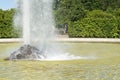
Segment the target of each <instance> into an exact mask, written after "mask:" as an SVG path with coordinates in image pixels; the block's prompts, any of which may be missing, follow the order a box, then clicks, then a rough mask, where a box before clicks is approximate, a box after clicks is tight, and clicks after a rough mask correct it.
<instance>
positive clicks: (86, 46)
mask: <svg viewBox="0 0 120 80" xmlns="http://www.w3.org/2000/svg"><path fill="white" fill-rule="evenodd" d="M20 45H21V44H20V43H0V80H120V77H119V76H120V49H119V48H120V44H119V43H67V42H64V43H62V44H61V43H60V45H61V46H63V47H64V50H65V52H66V53H69V54H72V55H76V56H82V57H88V59H79V60H68V61H23V60H21V61H4V60H3V59H4V58H5V57H7V56H9V54H10V53H11V52H12V51H14V50H15V49H17V48H18V47H19V46H20ZM91 57H95V59H91Z"/></svg>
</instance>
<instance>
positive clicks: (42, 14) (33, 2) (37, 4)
mask: <svg viewBox="0 0 120 80" xmlns="http://www.w3.org/2000/svg"><path fill="white" fill-rule="evenodd" d="M53 1H54V0H18V1H17V3H18V7H17V9H16V14H15V18H14V22H15V26H17V27H19V28H22V31H23V34H22V36H23V40H24V44H23V46H22V47H20V48H19V49H18V50H17V51H15V52H13V53H12V54H11V56H10V59H11V60H14V59H32V60H70V59H81V57H76V56H74V55H69V54H66V53H64V51H63V50H62V49H61V47H60V46H59V45H57V43H55V42H54V41H53V40H54V39H55V27H54V25H55V22H54V16H53V9H52V8H53ZM33 46H34V47H33ZM41 56H42V57H41Z"/></svg>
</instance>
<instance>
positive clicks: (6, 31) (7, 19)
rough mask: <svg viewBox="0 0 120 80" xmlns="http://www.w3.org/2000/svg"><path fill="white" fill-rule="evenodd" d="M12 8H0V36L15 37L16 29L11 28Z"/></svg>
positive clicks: (16, 34) (16, 35)
mask: <svg viewBox="0 0 120 80" xmlns="http://www.w3.org/2000/svg"><path fill="white" fill-rule="evenodd" d="M13 15H14V9H10V10H1V9H0V38H13V37H14V38H16V37H18V33H17V31H16V30H15V29H14V28H13V24H12V23H13Z"/></svg>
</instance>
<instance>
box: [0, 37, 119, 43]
mask: <svg viewBox="0 0 120 80" xmlns="http://www.w3.org/2000/svg"><path fill="white" fill-rule="evenodd" d="M55 41H60V42H111V43H120V38H56V39H55ZM4 42H5V43H6V42H23V39H22V38H10V39H0V43H4Z"/></svg>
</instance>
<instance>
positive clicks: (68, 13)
mask: <svg viewBox="0 0 120 80" xmlns="http://www.w3.org/2000/svg"><path fill="white" fill-rule="evenodd" d="M84 16H85V10H84V8H83V5H82V4H81V1H80V0H60V1H59V2H57V5H56V8H55V20H56V24H57V26H60V25H62V26H64V25H66V24H68V23H69V22H74V21H77V20H79V19H81V18H84Z"/></svg>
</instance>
